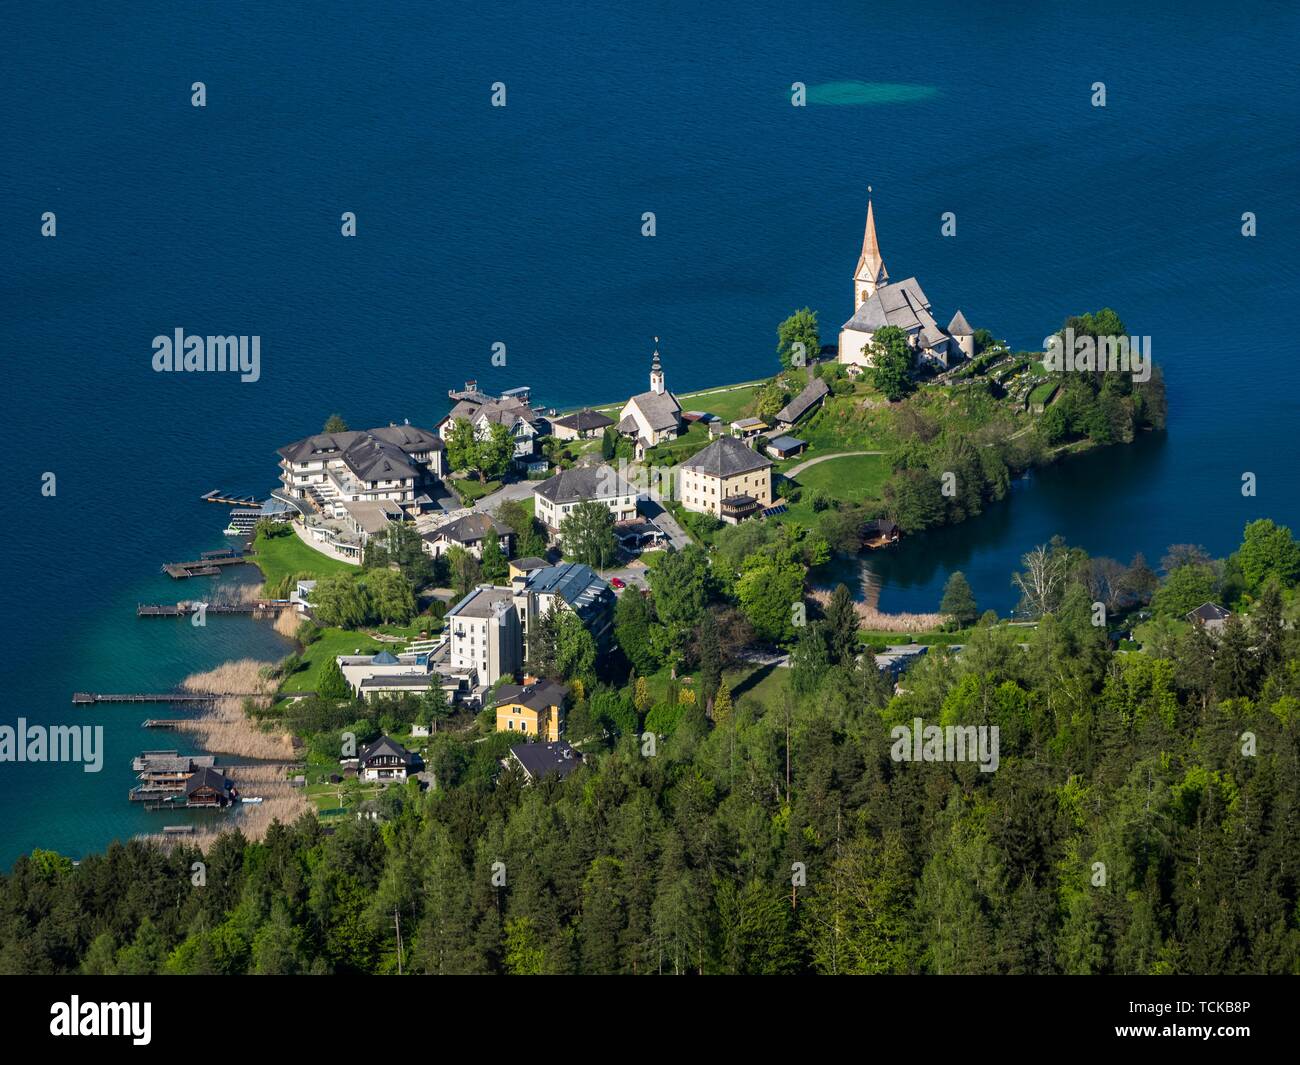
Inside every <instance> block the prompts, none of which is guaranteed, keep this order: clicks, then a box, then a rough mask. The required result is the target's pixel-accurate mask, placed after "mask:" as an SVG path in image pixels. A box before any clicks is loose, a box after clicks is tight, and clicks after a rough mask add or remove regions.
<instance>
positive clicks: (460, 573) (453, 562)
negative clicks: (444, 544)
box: [447, 544, 482, 597]
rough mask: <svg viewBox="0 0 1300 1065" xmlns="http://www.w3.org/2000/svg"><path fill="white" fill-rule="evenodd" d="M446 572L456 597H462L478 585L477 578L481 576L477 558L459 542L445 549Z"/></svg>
mask: <svg viewBox="0 0 1300 1065" xmlns="http://www.w3.org/2000/svg"><path fill="white" fill-rule="evenodd" d="M447 572H448V577H449V579H450V581H451V589H452V591H453V592H455V593H456V595H457V597H464V596H466V595H468V594H469V592H470V589H471V588H474V587H475V586H477V585H478V583H479V578H480V577H481V576H482V567H481V566H480V565H479V561H478V559H476V558H475V557H474V556H473V555H471V554H470V553H469V552H468V551H466V550H465V548H463V547H461V546H460V544H452V545H451V547H449V548H448V549H447Z"/></svg>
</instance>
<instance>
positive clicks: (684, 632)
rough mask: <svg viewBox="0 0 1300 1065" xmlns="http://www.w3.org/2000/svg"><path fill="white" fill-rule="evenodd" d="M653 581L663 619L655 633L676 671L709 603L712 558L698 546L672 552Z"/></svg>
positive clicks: (655, 570) (657, 611) (657, 612)
mask: <svg viewBox="0 0 1300 1065" xmlns="http://www.w3.org/2000/svg"><path fill="white" fill-rule="evenodd" d="M649 581H650V590H651V591H652V592H653V593H654V610H655V615H656V617H658V619H659V627H658V628H656V629H654V630H653V632H654V635H655V637H656V639H657V640H658V641H659V648H660V653H661V656H662V657H664V658H667V659H670V660H672V662H673V665H674V667H675V666H676V659H677V658H679V657H680V655H681V653H682V651H683V649H684V648H685V645H686V641H687V640H688V639H689V638H690V634H691V632H692V631H694V629H695V626H696V625H698V624H699V622H700V619H701V618H702V617H703V615H704V608H705V606H706V605H707V604H708V601H709V559H708V556H707V555H706V554H705V553H704V550H703V548H701V547H699V546H698V545H696V544H690V545H688V546H687V547H686V548H684V549H683V550H681V551H670V552H669V553H668V554H666V555H664V556H663V557H662V558H660V559H659V560H658V561H657V562H656V563H655V565H654V568H653V569H652V570H650V574H649Z"/></svg>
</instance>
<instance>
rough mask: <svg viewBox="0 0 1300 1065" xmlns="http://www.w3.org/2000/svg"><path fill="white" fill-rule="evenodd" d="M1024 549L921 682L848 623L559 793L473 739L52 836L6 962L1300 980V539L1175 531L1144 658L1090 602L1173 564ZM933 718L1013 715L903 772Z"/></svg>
mask: <svg viewBox="0 0 1300 1065" xmlns="http://www.w3.org/2000/svg"><path fill="white" fill-rule="evenodd" d="M1026 561H1027V563H1028V564H1029V565H1030V568H1029V569H1028V570H1027V571H1026V573H1024V574H1020V575H1019V577H1018V580H1019V581H1020V583H1021V586H1022V588H1023V589H1024V590H1025V592H1026V598H1027V603H1026V612H1027V613H1028V614H1029V615H1030V616H1031V617H1034V616H1035V615H1036V621H1037V624H1036V625H1024V626H1015V625H1007V624H1000V623H995V619H993V618H992V617H991V615H990V616H986V617H985V619H984V620H983V621H982V622H980V623H978V624H976V625H975V626H974V628H973V629H972V630H971V632H970V634H969V638H968V639H966V641H965V643H964V647H963V649H962V650H961V652H960V653H959V654H948V653H945V652H944V651H943V650H942V649H941V648H934V649H933V650H932V651H931V653H929V654H928V655H926V656H924V657H923V658H922V659H921V660H920V661H919V663H918V664H917V665H916V666H915V667H914V668H913V669H912V670H911V671H910V672H908V673H906V674H904V676H903V679H902V682H901V685H902V690H900V691H899V692H897V693H892V692H891V691H890V689H889V686H888V685H886V684H883V683H882V682H881V680H880V677H879V675H878V674H877V671H876V666H875V664H874V662H873V661H872V656H871V655H870V654H867V655H865V656H862V659H861V660H859V661H857V662H856V663H855V662H854V655H853V654H852V653H851V652H849V651H848V650H847V649H846V648H844V647H843V646H842V645H841V646H839V647H838V649H837V642H836V641H835V640H834V638H833V637H834V631H833V629H830V630H827V629H823V630H822V632H823V635H827V636H828V642H827V645H826V651H825V653H826V656H827V657H826V660H825V662H824V664H823V665H822V666H821V667H820V668H818V669H817V670H815V671H813V673H812V674H811V676H812V679H811V680H810V679H809V676H810V673H809V671H808V670H806V669H805V670H803V671H802V673H803V676H802V680H801V682H800V683H799V684H798V685H797V686H796V685H795V684H793V683H792V684H790V685H789V686H788V687H786V688H785V689H784V692H785V694H784V695H783V696H782V697H781V698H779V699H777V700H775V701H771V700H769V701H767V702H762V701H759V700H758V699H755V698H753V697H751V696H750V695H747V694H740V695H739V696H738V697H737V698H736V699H735V700H734V703H733V702H732V700H731V699H730V696H729V695H728V697H727V698H722V697H721V694H720V695H719V698H717V699H715V700H714V701H713V702H712V710H711V711H710V710H708V709H706V707H707V705H708V704H707V703H705V701H703V700H701V701H700V702H699V703H698V704H696V703H691V702H689V701H687V702H684V703H680V704H678V705H679V706H680V708H681V709H680V712H679V713H678V714H676V715H675V716H672V717H671V720H665V719H667V718H669V717H670V715H666V714H661V715H660V718H661V721H660V725H661V726H662V727H660V726H652V727H655V728H656V731H658V732H659V733H660V735H661V739H660V740H658V741H656V743H655V744H654V745H653V751H651V749H650V745H649V744H647V742H646V740H645V739H644V737H643V735H641V734H640V732H639V731H634V730H633V729H631V728H628V729H627V730H626V731H625V733H624V734H623V735H621V736H620V735H616V733H617V731H618V730H617V729H614V728H609V729H606V730H605V732H606V738H605V740H604V741H603V743H598V742H592V743H590V744H587V745H585V748H584V750H585V753H586V755H587V762H586V764H585V765H584V766H582V767H581V768H579V769H578V770H577V771H576V772H574V773H573V774H572V775H571V776H569V777H568V778H567V779H565V780H564V781H563V782H559V781H556V780H554V779H551V780H548V781H544V782H542V783H540V784H538V785H534V786H525V785H524V783H523V780H522V779H521V777H520V776H519V775H518V773H517V771H516V770H508V771H507V770H503V769H502V768H501V766H500V763H499V759H500V757H501V755H502V745H501V742H500V741H499V740H488V741H484V742H480V743H472V742H468V741H467V740H466V739H464V738H461V737H458V736H457V735H456V734H454V733H448V734H445V735H443V736H441V737H440V738H439V741H438V747H437V755H436V762H437V765H438V769H439V775H440V776H439V779H440V782H441V784H442V786H440V787H439V788H438V789H436V790H431V791H427V792H424V793H421V792H420V791H419V790H418V789H417V786H416V784H415V783H414V782H411V783H408V784H407V785H406V787H405V788H404V789H403V788H398V787H394V788H390V789H389V790H388V791H387V792H386V793H385V794H384V796H383V798H382V800H381V801H380V804H379V806H380V808H379V811H378V812H379V817H378V819H375V820H371V819H357V818H348V819H344V820H343V821H342V822H341V823H340V824H339V825H338V827H337V828H336V829H335V830H333V831H332V833H329V834H327V832H326V830H325V829H324V828H323V827H322V826H321V825H320V824H319V823H318V822H317V820H316V819H315V818H313V817H304V818H303V819H302V820H301V821H299V822H298V823H297V824H295V825H292V826H287V827H280V826H277V827H276V828H274V829H273V830H272V832H271V833H270V834H269V835H268V836H267V838H266V839H265V841H263V842H260V843H246V842H245V840H243V839H242V838H241V837H240V836H238V835H237V834H232V835H227V836H224V837H223V838H222V839H221V840H220V841H219V842H218V843H216V844H215V845H214V846H212V847H211V848H210V849H209V851H208V853H207V854H206V855H204V854H201V853H199V852H198V851H197V850H195V849H194V848H192V847H191V848H187V847H186V846H184V845H181V846H178V847H177V848H176V849H175V850H173V851H172V852H171V853H170V854H168V853H165V852H163V851H162V850H160V849H157V848H154V847H151V846H147V845H144V844H140V843H130V844H127V845H125V846H122V845H118V846H114V847H112V848H110V849H109V851H108V852H107V853H106V854H104V855H102V856H95V857H91V858H88V859H87V860H85V861H83V862H82V863H81V864H80V865H79V866H77V867H73V866H72V864H71V862H70V861H68V860H67V859H65V858H61V857H59V856H57V855H53V854H51V853H48V852H37V853H36V854H34V855H33V856H31V857H30V858H24V859H22V860H20V861H19V863H18V864H17V866H16V868H15V869H14V871H13V873H12V874H11V875H9V876H6V877H5V878H4V880H3V882H2V883H0V940H2V944H0V969H3V970H4V971H5V972H9V973H22V972H73V971H78V970H80V971H85V972H91V973H101V972H119V973H152V972H162V973H214V972H217V973H244V972H257V973H292V972H319V973H325V972H340V973H342V972H365V973H372V972H378V973H395V972H397V971H398V967H399V962H400V966H401V969H402V971H403V972H405V973H515V974H525V973H664V974H670V973H672V974H676V973H698V972H703V973H800V972H815V973H826V974H832V973H914V972H926V973H1205V974H1220V973H1245V972H1252V973H1293V972H1297V971H1300V926H1298V923H1297V917H1298V914H1297V869H1298V868H1300V861H1298V859H1297V852H1296V839H1297V836H1298V834H1300V640H1297V635H1296V632H1295V630H1294V629H1293V628H1292V627H1291V626H1292V623H1291V620H1290V619H1291V617H1292V616H1293V613H1294V606H1295V603H1294V586H1295V583H1296V580H1297V577H1300V553H1298V552H1297V548H1296V544H1295V541H1294V540H1293V539H1292V537H1291V535H1290V533H1289V531H1288V530H1285V529H1283V528H1280V527H1277V526H1273V524H1272V523H1271V522H1267V523H1256V524H1254V525H1252V526H1251V527H1250V528H1248V530H1247V537H1246V541H1245V542H1244V543H1243V546H1242V549H1241V550H1240V551H1239V552H1238V553H1236V554H1234V555H1233V556H1232V557H1231V558H1230V559H1227V560H1218V561H1216V560H1211V559H1209V558H1207V557H1205V556H1204V555H1203V553H1199V552H1197V550H1196V549H1194V548H1187V547H1186V546H1184V547H1181V548H1176V549H1174V550H1172V551H1171V553H1170V555H1169V557H1167V558H1166V559H1165V560H1164V564H1163V565H1162V570H1163V571H1164V578H1163V582H1162V583H1161V585H1160V586H1159V588H1158V589H1155V590H1154V598H1151V591H1152V589H1150V588H1148V589H1147V590H1146V592H1145V593H1143V592H1142V591H1141V589H1140V585H1141V583H1142V582H1140V581H1139V582H1137V583H1136V584H1135V585H1134V587H1137V588H1138V589H1139V590H1138V591H1137V592H1134V593H1132V594H1131V595H1128V597H1127V601H1126V597H1125V595H1124V594H1121V593H1120V592H1116V593H1115V596H1116V600H1117V605H1118V606H1119V608H1120V609H1121V610H1123V609H1128V610H1132V611H1134V613H1133V620H1137V621H1140V622H1141V623H1142V624H1140V625H1139V626H1138V628H1137V633H1138V636H1139V638H1140V640H1141V645H1140V649H1139V643H1138V642H1135V641H1130V640H1121V641H1119V642H1118V644H1116V641H1115V634H1114V633H1113V632H1108V626H1105V625H1097V624H1094V621H1095V620H1096V618H1095V608H1094V603H1096V602H1097V601H1099V600H1104V599H1105V598H1106V597H1107V595H1108V594H1109V593H1105V594H1102V595H1099V594H1098V589H1097V581H1098V580H1099V574H1100V575H1103V576H1104V575H1106V574H1108V573H1109V574H1110V575H1111V576H1112V577H1113V578H1114V580H1115V583H1116V587H1122V586H1123V585H1124V580H1123V578H1124V576H1125V573H1127V574H1128V575H1130V576H1131V574H1132V573H1133V572H1140V573H1144V574H1146V575H1147V576H1148V577H1150V579H1151V582H1152V583H1154V575H1153V574H1151V571H1149V570H1146V568H1145V565H1144V564H1143V565H1142V566H1141V567H1139V566H1136V565H1135V566H1134V567H1132V568H1131V569H1130V570H1128V571H1124V572H1120V573H1119V575H1118V576H1115V574H1116V569H1115V567H1114V565H1113V564H1111V565H1109V566H1108V565H1104V564H1103V563H1105V562H1106V560H1096V559H1088V558H1087V556H1086V555H1084V554H1083V553H1082V552H1078V551H1072V550H1071V549H1069V548H1067V547H1065V545H1063V544H1060V543H1057V544H1055V545H1053V546H1051V547H1049V548H1046V549H1045V550H1044V551H1043V553H1042V555H1041V557H1040V556H1035V555H1032V554H1031V555H1030V556H1027V558H1026ZM1119 570H1120V571H1122V570H1123V567H1119ZM1203 596H1212V597H1217V599H1218V600H1219V601H1221V602H1223V603H1225V604H1228V605H1230V606H1231V607H1232V608H1233V616H1232V617H1231V618H1230V619H1229V620H1228V622H1227V623H1226V625H1224V626H1223V628H1222V629H1221V630H1218V631H1214V632H1211V631H1207V630H1206V629H1204V628H1201V627H1198V626H1196V625H1194V624H1190V623H1188V622H1187V621H1185V620H1183V619H1182V616H1181V614H1182V612H1183V611H1184V610H1187V609H1190V607H1188V606H1187V605H1186V604H1187V603H1189V602H1193V601H1194V600H1200V599H1201V598H1202V597H1203ZM1147 598H1151V604H1150V609H1149V610H1145V609H1143V608H1142V606H1141V602H1142V601H1144V600H1145V599H1147ZM647 605H649V606H650V607H651V608H652V606H653V604H652V602H650V601H647ZM1193 605H1197V604H1196V603H1194V602H1193ZM649 624H650V625H651V626H654V625H658V624H660V623H659V622H658V621H657V620H656V619H655V618H654V617H653V616H651V617H650V620H649ZM704 624H711V623H704ZM818 624H819V625H825V624H826V623H818ZM688 654H689V653H688ZM684 660H689V658H687V659H684ZM630 686H632V687H634V686H635V682H630ZM624 697H625V693H624V692H623V691H618V690H613V689H606V688H600V689H598V690H597V691H593V693H592V694H591V696H590V698H589V699H588V700H586V701H587V702H591V701H595V700H597V699H598V698H603V699H604V700H605V701H606V702H607V703H608V702H610V701H617V700H618V699H622V698H624ZM626 698H627V699H628V700H629V701H630V700H631V699H632V698H634V696H633V695H632V694H626ZM579 709H581V708H579ZM643 709H644V708H643ZM649 712H650V713H654V712H655V711H654V710H650V711H649ZM627 713H629V714H630V715H633V716H634V720H636V722H637V729H638V730H640V729H644V728H645V719H644V718H638V717H635V715H636V714H637V711H636V710H635V709H632V710H628V711H627ZM597 716H598V715H595V714H593V713H589V714H588V719H589V720H590V719H595V718H596V717H597ZM614 716H617V715H614ZM915 718H921V719H923V720H924V721H926V722H928V723H935V724H944V725H947V724H961V725H976V726H979V725H996V726H998V729H999V735H1000V747H1001V750H1000V761H999V765H998V768H997V770H996V771H995V772H981V771H980V769H979V767H978V766H977V765H975V764H972V763H969V762H964V763H953V762H946V763H933V762H931V763H927V762H914V761H895V760H894V759H893V758H892V757H891V742H892V741H891V736H890V730H891V728H892V727H893V726H895V725H897V724H899V723H905V724H910V723H911V722H912V721H913V719H915ZM196 862H203V863H204V872H205V882H204V883H203V884H202V886H195V884H194V880H195V873H194V863H196ZM399 927H400V933H401V954H400V958H399V951H398V942H399V940H398V930H399Z"/></svg>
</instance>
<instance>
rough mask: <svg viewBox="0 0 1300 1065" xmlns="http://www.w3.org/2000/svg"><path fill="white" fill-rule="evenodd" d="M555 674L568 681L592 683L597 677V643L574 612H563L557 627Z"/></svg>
mask: <svg viewBox="0 0 1300 1065" xmlns="http://www.w3.org/2000/svg"><path fill="white" fill-rule="evenodd" d="M555 672H556V673H557V674H558V675H559V677H560V678H561V679H563V680H568V681H591V680H594V678H595V676H596V641H595V639H594V638H593V637H592V635H591V633H590V632H589V631H588V630H587V626H586V625H584V624H583V623H582V619H581V618H580V617H578V615H577V614H575V613H574V612H573V611H572V610H565V611H562V612H561V613H560V617H559V624H558V625H557V626H556V630H555Z"/></svg>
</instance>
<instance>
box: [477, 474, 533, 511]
mask: <svg viewBox="0 0 1300 1065" xmlns="http://www.w3.org/2000/svg"><path fill="white" fill-rule="evenodd" d="M541 483H542V482H541V481H515V482H514V483H513V484H508V485H506V486H505V487H504V488H498V489H497V490H496V491H495V492H493V493H492V494H491V495H488V496H484V497H483V498H482V499H480V500H478V501H477V502H476V503H474V504H473V509H474V510H486V511H493V510H496V508H497V507H499V506H500V505H501V504H502V503H504V502H505V501H506V500H507V499H530V498H532V494H533V493H534V492H535V491H537V486H538V485H539V484H541Z"/></svg>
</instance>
